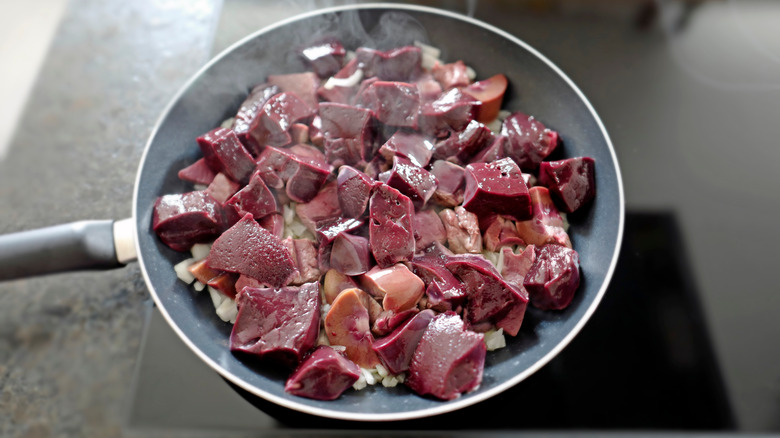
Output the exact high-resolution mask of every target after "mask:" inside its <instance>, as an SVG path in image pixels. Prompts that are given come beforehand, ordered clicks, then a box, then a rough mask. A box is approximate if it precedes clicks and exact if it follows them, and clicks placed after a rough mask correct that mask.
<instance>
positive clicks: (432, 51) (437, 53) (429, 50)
mask: <svg viewBox="0 0 780 438" xmlns="http://www.w3.org/2000/svg"><path fill="white" fill-rule="evenodd" d="M414 45H415V46H417V47H419V48H420V50H421V51H422V53H423V55H424V54H428V55H430V56H432V57H434V58H437V59H438V58H441V50H440V49H439V48H438V47H434V46H431V45H428V44H425V43H423V42H420V41H415V42H414Z"/></svg>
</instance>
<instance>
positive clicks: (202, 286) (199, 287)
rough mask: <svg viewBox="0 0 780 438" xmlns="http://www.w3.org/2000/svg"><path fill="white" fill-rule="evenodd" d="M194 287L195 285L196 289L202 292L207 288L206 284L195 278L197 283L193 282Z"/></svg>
mask: <svg viewBox="0 0 780 438" xmlns="http://www.w3.org/2000/svg"><path fill="white" fill-rule="evenodd" d="M192 287H194V288H195V290H196V291H198V292H200V291H202V290H203V289H205V288H206V285H205V284H203V283H201V282H200V281H198V280H195V283H192Z"/></svg>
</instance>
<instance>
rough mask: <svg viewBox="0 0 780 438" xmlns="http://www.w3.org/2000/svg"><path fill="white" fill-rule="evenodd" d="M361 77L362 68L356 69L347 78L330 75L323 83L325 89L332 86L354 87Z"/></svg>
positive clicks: (329, 88)
mask: <svg viewBox="0 0 780 438" xmlns="http://www.w3.org/2000/svg"><path fill="white" fill-rule="evenodd" d="M361 79H363V70H362V69H357V70H355V72H354V73H352V74H351V75H349V77H348V78H336V77H333V76H331V77H330V78H328V80H327V81H326V82H325V85H323V88H325V89H326V90H332V89H333V88H334V87H354V86H355V85H357V84H359V83H360V81H361Z"/></svg>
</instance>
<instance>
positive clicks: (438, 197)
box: [431, 160, 466, 207]
mask: <svg viewBox="0 0 780 438" xmlns="http://www.w3.org/2000/svg"><path fill="white" fill-rule="evenodd" d="M431 174H432V175H433V176H435V177H436V181H437V182H438V183H439V184H438V185H437V186H436V191H435V192H434V193H433V202H435V203H436V204H438V205H441V206H443V207H455V206H457V205H460V204H462V203H463V192H464V190H465V187H466V176H465V175H466V171H465V170H463V168H462V167H460V166H458V165H457V164H455V163H450V162H449V161H444V160H437V161H434V162H433V165H432V166H431Z"/></svg>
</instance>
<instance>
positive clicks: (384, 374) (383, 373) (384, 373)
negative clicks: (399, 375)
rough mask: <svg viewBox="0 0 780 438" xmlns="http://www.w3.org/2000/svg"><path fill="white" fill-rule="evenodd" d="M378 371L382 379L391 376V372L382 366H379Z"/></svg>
mask: <svg viewBox="0 0 780 438" xmlns="http://www.w3.org/2000/svg"><path fill="white" fill-rule="evenodd" d="M376 371H377V373H379V375H380V376H381V377H387V376H388V375H389V374H390V372H388V371H387V368H385V367H383V366H382V364H377V366H376Z"/></svg>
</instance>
